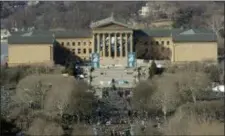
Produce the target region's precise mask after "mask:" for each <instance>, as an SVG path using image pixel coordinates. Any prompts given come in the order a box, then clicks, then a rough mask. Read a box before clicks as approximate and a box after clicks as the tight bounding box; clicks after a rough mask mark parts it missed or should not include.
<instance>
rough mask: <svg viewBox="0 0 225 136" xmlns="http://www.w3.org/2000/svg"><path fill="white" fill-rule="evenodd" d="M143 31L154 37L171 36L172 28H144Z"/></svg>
mask: <svg viewBox="0 0 225 136" xmlns="http://www.w3.org/2000/svg"><path fill="white" fill-rule="evenodd" d="M142 31H143V32H144V33H145V34H147V35H148V36H152V37H170V36H171V29H151V28H147V29H142Z"/></svg>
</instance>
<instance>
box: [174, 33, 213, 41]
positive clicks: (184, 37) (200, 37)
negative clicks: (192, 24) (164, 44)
mask: <svg viewBox="0 0 225 136" xmlns="http://www.w3.org/2000/svg"><path fill="white" fill-rule="evenodd" d="M173 41H175V42H214V41H216V35H215V34H193V35H176V36H173Z"/></svg>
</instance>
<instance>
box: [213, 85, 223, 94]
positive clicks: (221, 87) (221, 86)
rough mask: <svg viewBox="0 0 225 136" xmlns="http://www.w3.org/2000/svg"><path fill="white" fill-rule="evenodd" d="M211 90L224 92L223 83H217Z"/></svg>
mask: <svg viewBox="0 0 225 136" xmlns="http://www.w3.org/2000/svg"><path fill="white" fill-rule="evenodd" d="M212 90H213V91H214V92H223V93H224V85H218V86H216V87H214V88H212Z"/></svg>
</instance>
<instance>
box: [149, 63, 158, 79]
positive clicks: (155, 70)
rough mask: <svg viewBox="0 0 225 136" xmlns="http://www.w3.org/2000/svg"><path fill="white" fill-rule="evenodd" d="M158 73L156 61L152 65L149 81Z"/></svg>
mask: <svg viewBox="0 0 225 136" xmlns="http://www.w3.org/2000/svg"><path fill="white" fill-rule="evenodd" d="M156 72H157V66H156V63H155V61H154V60H153V61H152V63H151V67H150V68H149V72H148V74H149V79H151V78H152V77H153V76H154V75H155V74H156Z"/></svg>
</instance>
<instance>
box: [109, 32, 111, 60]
mask: <svg viewBox="0 0 225 136" xmlns="http://www.w3.org/2000/svg"><path fill="white" fill-rule="evenodd" d="M109 57H111V33H109Z"/></svg>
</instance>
